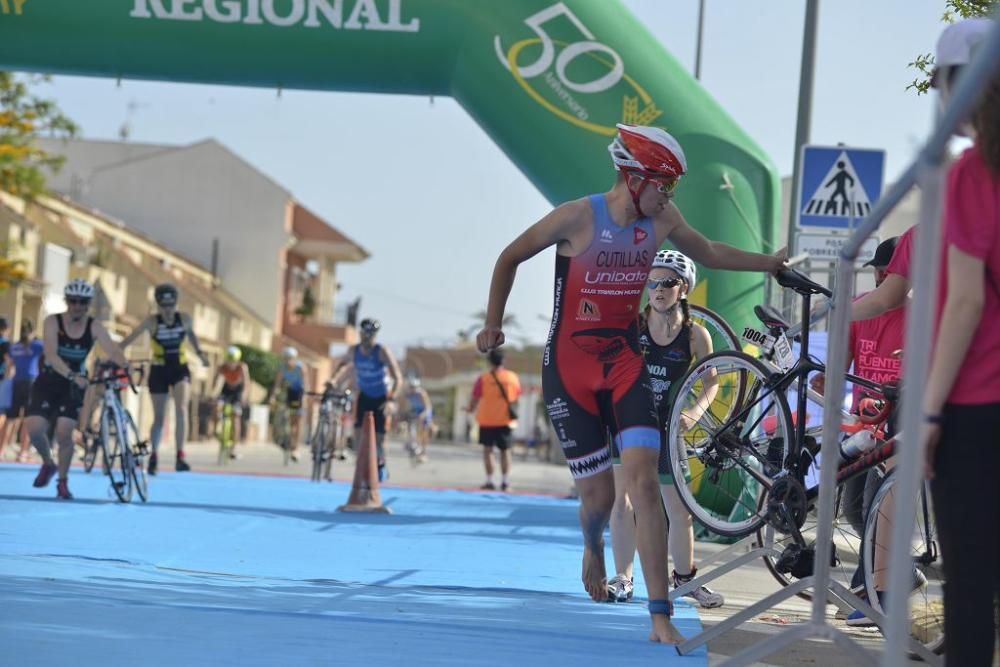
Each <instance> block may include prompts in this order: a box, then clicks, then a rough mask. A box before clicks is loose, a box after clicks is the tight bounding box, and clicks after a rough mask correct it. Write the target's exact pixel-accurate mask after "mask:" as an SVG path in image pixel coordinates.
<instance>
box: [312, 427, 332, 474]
mask: <svg viewBox="0 0 1000 667" xmlns="http://www.w3.org/2000/svg"><path fill="white" fill-rule="evenodd" d="M329 441H330V425H329V424H328V423H327V420H326V419H325V418H324V417H320V418H319V421H318V422H317V424H316V430H315V431H314V432H313V437H312V443H311V449H312V478H311V479H312V481H314V482H318V481H320V480H321V479H322V478H323V465H324V463H325V462H326V458H327V457H328V456H329V453H328V452H327V445H328V443H329Z"/></svg>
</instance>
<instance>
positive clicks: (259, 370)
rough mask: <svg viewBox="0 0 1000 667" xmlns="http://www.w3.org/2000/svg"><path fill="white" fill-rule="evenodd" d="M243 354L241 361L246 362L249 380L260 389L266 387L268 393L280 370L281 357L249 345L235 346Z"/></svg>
mask: <svg viewBox="0 0 1000 667" xmlns="http://www.w3.org/2000/svg"><path fill="white" fill-rule="evenodd" d="M236 347H238V348H240V351H241V352H242V353H243V361H245V362H246V365H247V368H248V369H249V370H250V379H251V380H253V381H254V382H256V383H257V384H259V385H260V386H262V387H266V388H267V389H268V392H270V389H271V387H272V386H273V385H274V378H276V377H277V376H278V370H279V369H280V368H281V357H279V356H278V355H276V354H274V353H273V352H265V351H264V350H261V349H259V348H256V347H253V346H251V345H237V346H236Z"/></svg>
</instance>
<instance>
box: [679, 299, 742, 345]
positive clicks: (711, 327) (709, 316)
mask: <svg viewBox="0 0 1000 667" xmlns="http://www.w3.org/2000/svg"><path fill="white" fill-rule="evenodd" d="M688 308H689V310H690V312H691V321H692V322H694V323H695V324H700V325H701V326H703V327H705V329H706V330H707V331H708V335H709V336H711V337H712V351H713V352H722V351H723V350H736V351H737V352H738V351H739V350H740V349H741V348H742V346H741V345H740V339H739V337H738V336H737V335H736V332H735V331H733V328H732V327H731V326H729V323H728V322H726V321H725V320H724V319H722V316H721V315H719V314H718V313H716V312H715V311H714V310H711V309H709V308H706V307H705V306H696V305H694V304H691V305H690V306H689V307H688Z"/></svg>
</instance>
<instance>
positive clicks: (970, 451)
mask: <svg viewBox="0 0 1000 667" xmlns="http://www.w3.org/2000/svg"><path fill="white" fill-rule="evenodd" d="M987 39H1000V36H998V32H997V26H996V24H995V23H994V22H993V21H989V20H985V19H980V20H969V21H961V22H959V23H955V24H954V25H950V26H948V27H947V28H946V29H945V31H944V33H943V34H942V35H941V39H940V40H939V41H938V47H937V70H936V71H935V73H934V78H933V82H934V85H935V86H936V87H937V88H938V89H939V90H940V92H941V98H942V102H944V103H947V101H948V98H949V97H950V96H951V94H952V91H953V89H954V87H955V84H956V82H957V80H958V78H959V76H960V74H961V72H962V70H963V68H964V66H965V65H967V64H969V63H970V62H972V60H973V59H974V58H975V54H976V50H977V49H978V48H983V46H984V45H985V42H986V40H987ZM998 65H1000V64H995V65H994V72H993V74H992V76H991V77H990V79H988V80H987V82H986V84H985V85H984V87H983V90H982V91H981V93H980V97H979V102H978V104H977V105H976V107H975V108H974V110H973V112H972V114H971V116H970V117H969V119H968V123H967V124H966V125H965V126H964V133H965V134H966V135H967V136H968V137H970V138H971V139H972V140H973V142H974V143H973V145H972V147H971V148H969V149H968V150H966V151H965V152H964V153H962V154H961V155H960V156H959V157H958V159H957V160H955V162H954V163H953V164H952V165H951V167H950V168H949V169H948V176H947V182H946V188H945V197H944V206H943V220H942V223H943V224H942V227H943V230H942V237H943V238H942V255H943V256H942V258H941V261H942V264H941V267H942V271H941V275H940V276H939V281H938V283H939V288H938V299H937V318H936V319H935V321H936V322H938V323H939V325H940V327H939V330H938V332H937V337H936V338H937V340H936V342H935V345H934V352H933V356H932V357H931V370H930V375H929V376H928V379H927V385H926V388H925V390H924V405H923V408H924V415H925V419H926V421H927V422H928V424H929V430H930V435H929V437H928V440H927V459H926V473H927V476H928V477H929V478H930V479H931V491H932V493H933V497H934V514H935V519H936V521H937V528H938V535H939V542H940V546H941V560H942V562H943V566H944V575H945V581H947V582H948V583H947V585H946V586H945V587H944V604H945V622H944V635H945V652H946V654H947V656H948V664H949V665H962V667H966V666H968V667H979V666H988V665H990V664H995V663H993V647H994V642H995V641H996V639H997V636H998V632H997V625H996V618H995V616H994V614H995V610H996V608H997V607H996V605H997V603H998V602H1000V484H998V483H997V480H998V479H1000V442H998V441H997V434H998V433H1000V66H998Z"/></svg>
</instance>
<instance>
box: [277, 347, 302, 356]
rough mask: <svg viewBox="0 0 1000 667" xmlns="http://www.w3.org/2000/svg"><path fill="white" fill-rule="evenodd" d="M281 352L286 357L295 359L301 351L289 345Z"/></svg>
mask: <svg viewBox="0 0 1000 667" xmlns="http://www.w3.org/2000/svg"><path fill="white" fill-rule="evenodd" d="M281 354H282V356H284V357H285V359H295V358H297V357H298V356H299V351H298V350H296V349H295V348H294V347H292V346H291V345H289V346H288V347H286V348H285V349H284V350H282V351H281Z"/></svg>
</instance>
